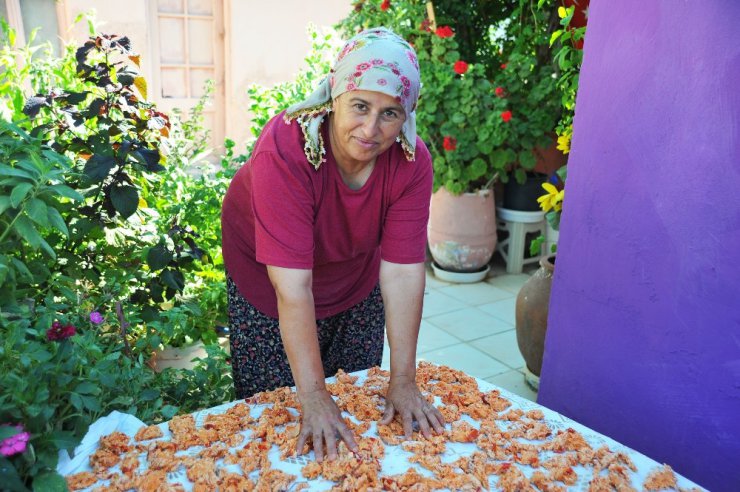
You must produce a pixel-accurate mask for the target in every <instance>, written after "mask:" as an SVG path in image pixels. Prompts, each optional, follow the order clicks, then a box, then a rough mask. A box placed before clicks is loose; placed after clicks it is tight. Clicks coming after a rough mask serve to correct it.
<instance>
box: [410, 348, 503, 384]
mask: <svg viewBox="0 0 740 492" xmlns="http://www.w3.org/2000/svg"><path fill="white" fill-rule="evenodd" d="M416 359H417V361H418V360H424V361H428V362H433V363H435V364H441V365H445V366H449V367H452V368H453V369H458V370H460V371H463V372H464V373H465V374H468V375H470V376H473V377H476V378H480V379H485V378H488V377H491V376H495V375H497V374H503V373H505V372H507V371H508V370H509V368H508V367H506V366H505V365H504V364H502V363H500V362H498V361H496V360H494V359H492V358H491V357H488V356H487V355H486V354H484V353H483V352H480V351H478V350H476V349H475V348H473V347H471V346H470V345H468V344H467V343H458V344H457V345H450V346H449V347H444V348H440V349H435V350H430V351H429V352H424V353H423V354H419V355H418V356H417V358H416Z"/></svg>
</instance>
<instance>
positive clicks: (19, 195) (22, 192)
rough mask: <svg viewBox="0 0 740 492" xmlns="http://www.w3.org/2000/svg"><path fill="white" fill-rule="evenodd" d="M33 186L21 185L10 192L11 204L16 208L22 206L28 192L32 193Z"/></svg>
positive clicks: (28, 184) (29, 184)
mask: <svg viewBox="0 0 740 492" xmlns="http://www.w3.org/2000/svg"><path fill="white" fill-rule="evenodd" d="M32 188H33V185H32V184H31V183H20V184H18V185H16V186H15V187H14V188H13V191H11V192H10V204H11V205H12V206H13V207H14V208H15V207H17V206H18V205H20V204H21V202H22V201H23V199H24V198H26V195H28V192H29V191H31V189H32Z"/></svg>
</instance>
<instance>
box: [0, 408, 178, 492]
mask: <svg viewBox="0 0 740 492" xmlns="http://www.w3.org/2000/svg"><path fill="white" fill-rule="evenodd" d="M163 410H164V409H163ZM0 477H2V480H3V488H7V489H8V490H11V491H13V492H28V489H27V488H26V486H25V485H23V482H22V481H21V478H20V477H19V476H18V471H16V469H15V466H13V464H12V463H11V462H10V460H8V459H7V458H3V457H2V456H0Z"/></svg>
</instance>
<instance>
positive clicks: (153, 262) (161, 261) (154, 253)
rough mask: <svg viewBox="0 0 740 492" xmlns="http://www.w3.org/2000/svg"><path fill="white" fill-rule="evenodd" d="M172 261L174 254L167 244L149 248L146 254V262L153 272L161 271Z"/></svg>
mask: <svg viewBox="0 0 740 492" xmlns="http://www.w3.org/2000/svg"><path fill="white" fill-rule="evenodd" d="M170 261H172V253H170V251H169V250H168V249H167V246H166V245H165V244H158V245H156V246H153V247H151V248H149V251H148V252H147V254H146V262H147V264H148V265H149V268H151V269H152V270H161V269H162V268H164V267H166V266H167V265H169V264H170Z"/></svg>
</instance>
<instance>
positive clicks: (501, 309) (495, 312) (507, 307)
mask: <svg viewBox="0 0 740 492" xmlns="http://www.w3.org/2000/svg"><path fill="white" fill-rule="evenodd" d="M478 309H480V310H481V311H483V312H484V313H486V314H490V315H491V316H494V317H496V318H498V319H500V320H503V321H506V322H507V323H508V324H510V325H511V326H516V298H515V297H512V298H509V299H502V300H500V301H496V302H489V303H488V304H481V305H480V306H478Z"/></svg>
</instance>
